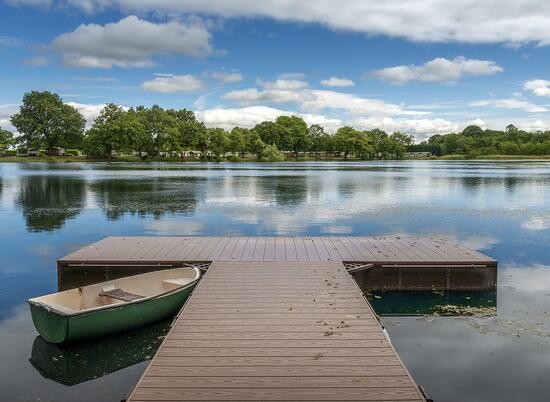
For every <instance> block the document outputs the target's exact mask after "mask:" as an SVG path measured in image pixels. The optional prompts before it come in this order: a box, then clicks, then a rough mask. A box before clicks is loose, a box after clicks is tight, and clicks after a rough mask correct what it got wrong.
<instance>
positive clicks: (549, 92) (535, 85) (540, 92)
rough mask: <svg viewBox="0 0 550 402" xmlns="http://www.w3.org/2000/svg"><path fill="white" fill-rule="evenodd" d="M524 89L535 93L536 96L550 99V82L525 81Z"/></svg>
mask: <svg viewBox="0 0 550 402" xmlns="http://www.w3.org/2000/svg"><path fill="white" fill-rule="evenodd" d="M523 89H525V90H526V91H531V92H533V94H535V95H536V96H547V97H549V98H550V81H548V80H529V81H525V83H524V84H523Z"/></svg>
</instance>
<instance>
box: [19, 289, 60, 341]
mask: <svg viewBox="0 0 550 402" xmlns="http://www.w3.org/2000/svg"><path fill="white" fill-rule="evenodd" d="M28 303H29V306H30V309H31V316H32V322H33V323H34V327H35V328H36V330H37V331H38V333H39V334H40V336H41V337H42V338H44V339H45V340H47V341H48V342H52V343H62V342H65V340H66V339H67V334H68V329H69V324H68V317H67V316H66V315H65V314H63V313H61V312H59V311H56V310H55V309H52V308H51V307H49V306H47V305H45V304H43V303H40V302H37V301H35V300H33V299H30V300H28Z"/></svg>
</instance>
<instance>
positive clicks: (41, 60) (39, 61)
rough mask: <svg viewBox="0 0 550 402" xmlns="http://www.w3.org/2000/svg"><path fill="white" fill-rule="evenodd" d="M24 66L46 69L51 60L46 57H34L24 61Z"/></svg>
mask: <svg viewBox="0 0 550 402" xmlns="http://www.w3.org/2000/svg"><path fill="white" fill-rule="evenodd" d="M23 64H26V65H28V66H35V67H44V66H47V65H49V64H50V59H49V58H47V57H45V56H34V57H31V58H28V59H24V60H23Z"/></svg>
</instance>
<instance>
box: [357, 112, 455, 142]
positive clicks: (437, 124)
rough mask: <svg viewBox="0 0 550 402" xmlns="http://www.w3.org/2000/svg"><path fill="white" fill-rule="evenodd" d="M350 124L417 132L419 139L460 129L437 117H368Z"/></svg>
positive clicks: (410, 132)
mask: <svg viewBox="0 0 550 402" xmlns="http://www.w3.org/2000/svg"><path fill="white" fill-rule="evenodd" d="M350 124H351V125H352V126H354V127H356V128H359V129H363V130H372V129H374V128H379V129H381V130H384V131H387V132H390V133H391V132H393V131H403V132H406V133H408V134H415V136H416V139H417V140H422V139H426V138H427V137H428V136H430V135H434V134H447V133H451V132H456V131H458V128H459V127H458V125H457V124H456V123H453V122H451V121H449V120H445V119H440V118H435V119H406V118H393V117H368V118H357V119H353V120H351V121H350Z"/></svg>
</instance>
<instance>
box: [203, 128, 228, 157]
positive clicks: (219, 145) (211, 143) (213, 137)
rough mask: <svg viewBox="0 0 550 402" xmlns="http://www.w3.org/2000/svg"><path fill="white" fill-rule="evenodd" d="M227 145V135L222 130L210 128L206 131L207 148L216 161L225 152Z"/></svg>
mask: <svg viewBox="0 0 550 402" xmlns="http://www.w3.org/2000/svg"><path fill="white" fill-rule="evenodd" d="M228 144H229V140H228V138H227V133H226V132H225V130H224V129H223V128H219V127H212V128H209V129H208V148H209V150H210V152H212V154H214V156H215V157H216V159H219V158H220V156H221V155H222V154H224V153H225V152H227V146H228Z"/></svg>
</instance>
